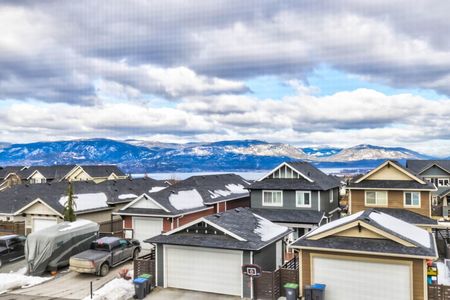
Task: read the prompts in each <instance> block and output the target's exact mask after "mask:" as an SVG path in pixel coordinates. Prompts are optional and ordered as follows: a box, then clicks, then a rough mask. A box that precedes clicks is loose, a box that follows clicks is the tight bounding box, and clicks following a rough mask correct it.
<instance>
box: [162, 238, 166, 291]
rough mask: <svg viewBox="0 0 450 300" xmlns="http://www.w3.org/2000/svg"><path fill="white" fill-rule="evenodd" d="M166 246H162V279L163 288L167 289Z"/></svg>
mask: <svg viewBox="0 0 450 300" xmlns="http://www.w3.org/2000/svg"><path fill="white" fill-rule="evenodd" d="M166 247H167V246H166V245H165V244H163V266H164V268H163V278H164V288H167V250H166Z"/></svg>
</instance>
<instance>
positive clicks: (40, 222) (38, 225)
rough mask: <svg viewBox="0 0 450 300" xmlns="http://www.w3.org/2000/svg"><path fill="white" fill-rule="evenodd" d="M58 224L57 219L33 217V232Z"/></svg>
mask: <svg viewBox="0 0 450 300" xmlns="http://www.w3.org/2000/svg"><path fill="white" fill-rule="evenodd" d="M55 224H57V222H56V219H44V218H33V232H35V231H39V230H42V229H44V228H47V227H49V226H52V225H55Z"/></svg>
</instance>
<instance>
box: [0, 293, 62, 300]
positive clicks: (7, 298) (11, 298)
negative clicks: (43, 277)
mask: <svg viewBox="0 0 450 300" xmlns="http://www.w3.org/2000/svg"><path fill="white" fill-rule="evenodd" d="M0 300H66V299H62V298H49V297H37V296H27V295H14V294H3V295H0Z"/></svg>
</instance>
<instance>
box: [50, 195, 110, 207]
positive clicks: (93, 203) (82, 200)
mask: <svg viewBox="0 0 450 300" xmlns="http://www.w3.org/2000/svg"><path fill="white" fill-rule="evenodd" d="M74 197H75V203H76V211H82V210H89V209H96V208H103V207H108V204H107V203H106V202H107V201H108V197H106V194H105V193H92V194H76V195H74ZM66 202H67V196H63V197H61V198H60V199H59V204H61V205H62V206H64V204H65V203H66Z"/></svg>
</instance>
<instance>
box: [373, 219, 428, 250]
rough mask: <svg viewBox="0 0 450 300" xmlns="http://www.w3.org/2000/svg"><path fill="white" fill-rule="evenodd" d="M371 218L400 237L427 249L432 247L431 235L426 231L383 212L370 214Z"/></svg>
mask: <svg viewBox="0 0 450 300" xmlns="http://www.w3.org/2000/svg"><path fill="white" fill-rule="evenodd" d="M369 217H370V218H371V219H372V220H374V221H375V222H377V223H378V224H379V225H381V226H383V227H385V228H387V229H390V230H392V231H394V232H396V233H398V234H399V235H401V236H404V237H406V238H408V239H410V240H411V241H414V242H416V243H419V244H421V245H422V246H424V247H426V248H430V247H431V241H430V234H429V233H428V231H426V230H425V229H422V228H419V227H417V226H415V225H412V224H410V223H407V222H405V221H402V220H400V219H397V218H394V217H392V216H390V215H388V214H385V213H382V212H377V211H374V212H372V213H370V216H369Z"/></svg>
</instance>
